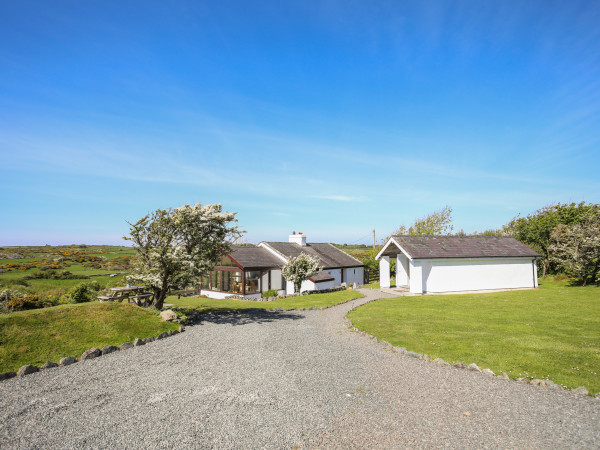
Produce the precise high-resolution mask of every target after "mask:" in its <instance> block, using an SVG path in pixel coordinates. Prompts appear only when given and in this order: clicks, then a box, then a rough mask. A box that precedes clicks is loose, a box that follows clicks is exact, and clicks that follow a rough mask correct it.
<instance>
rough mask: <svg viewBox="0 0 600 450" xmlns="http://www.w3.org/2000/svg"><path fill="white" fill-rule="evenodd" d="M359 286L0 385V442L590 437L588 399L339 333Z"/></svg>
mask: <svg viewBox="0 0 600 450" xmlns="http://www.w3.org/2000/svg"><path fill="white" fill-rule="evenodd" d="M365 292H366V294H367V297H366V298H364V299H357V300H354V301H352V302H349V303H347V304H344V305H340V306H337V307H335V308H331V309H328V310H324V311H299V312H268V311H267V312H246V313H239V314H234V315H228V316H207V320H205V321H203V322H202V324H201V325H197V326H194V327H188V328H187V330H186V331H185V332H184V333H183V334H180V335H176V336H174V337H171V338H168V339H164V340H161V341H156V342H153V343H151V344H148V345H145V346H143V347H136V348H133V349H130V350H127V351H125V352H118V353H113V354H110V355H106V356H103V357H101V358H98V359H96V360H91V361H85V362H83V363H77V364H74V365H72V366H67V367H62V368H58V369H48V370H46V371H45V372H44V373H36V374H32V375H28V376H26V377H24V378H19V379H12V380H8V381H5V382H2V383H0V423H1V425H0V447H2V448H12V447H26V448H28V447H35V448H39V447H53V448H54V447H61V448H64V447H69V448H73V447H101V448H124V447H133V448H141V447H144V448H172V447H184V448H185V447H202V448H207V447H208V448H210V447H215V448H257V447H259V448H293V447H294V446H297V447H298V448H332V447H333V448H338V447H339V448H349V447H350V448H352V447H354V448H382V447H383V448H398V447H453V448H456V447H494V448H496V447H503V448H506V447H519V448H531V447H536V448H539V447H577V448H581V447H595V448H597V447H598V446H599V445H600V401H598V400H597V399H593V398H591V397H577V396H575V395H573V394H570V393H567V392H562V391H558V392H557V391H551V390H549V389H544V388H540V387H534V386H530V385H523V384H520V383H516V382H513V381H506V380H502V379H499V378H489V377H486V376H484V375H482V374H479V373H474V372H469V371H466V370H458V369H454V368H443V367H439V366H437V365H435V364H432V363H428V362H424V361H419V360H415V359H413V358H410V357H408V356H405V355H401V354H397V353H393V352H391V351H389V350H388V349H386V348H385V347H384V346H383V345H381V344H377V343H375V342H373V341H372V340H370V339H368V338H365V337H364V336H362V335H360V334H358V333H354V332H351V331H349V330H348V328H347V325H345V323H344V320H343V317H344V315H345V314H346V313H347V312H348V311H349V310H350V309H351V308H353V307H355V306H356V305H358V304H362V303H364V302H366V301H369V300H371V299H373V298H375V297H376V296H377V295H378V292H377V291H365ZM379 295H381V294H379ZM399 301H401V300H400V299H399ZM465 413H468V414H469V415H465Z"/></svg>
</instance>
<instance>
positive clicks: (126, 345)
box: [119, 342, 133, 351]
mask: <svg viewBox="0 0 600 450" xmlns="http://www.w3.org/2000/svg"><path fill="white" fill-rule="evenodd" d="M130 348H133V344H132V343H131V342H123V343H122V344H121V346H120V347H119V350H121V351H123V350H128V349H130Z"/></svg>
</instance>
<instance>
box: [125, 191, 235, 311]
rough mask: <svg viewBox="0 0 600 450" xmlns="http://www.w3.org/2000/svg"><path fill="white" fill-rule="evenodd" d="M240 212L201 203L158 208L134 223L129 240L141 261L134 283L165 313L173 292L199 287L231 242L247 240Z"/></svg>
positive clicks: (137, 264)
mask: <svg viewBox="0 0 600 450" xmlns="http://www.w3.org/2000/svg"><path fill="white" fill-rule="evenodd" d="M235 214H236V213H230V212H223V211H222V206H221V205H220V204H214V205H205V206H202V205H201V204H200V203H198V204H196V205H194V206H190V205H184V206H182V207H180V208H176V209H169V210H164V209H157V210H156V211H154V212H153V213H151V214H148V215H146V216H144V217H142V218H141V219H140V220H138V221H137V222H136V223H134V224H130V225H131V228H130V232H129V236H125V237H124V239H125V240H129V241H131V242H132V243H133V247H134V248H135V249H136V250H137V258H136V261H135V265H134V268H133V272H132V273H131V275H129V276H128V280H130V281H132V282H135V283H142V284H145V285H147V286H149V287H150V288H151V289H152V291H153V292H154V303H153V307H154V308H156V309H161V308H162V305H163V302H164V299H165V298H166V296H167V294H168V292H169V290H170V289H176V288H183V287H185V286H187V285H190V284H194V283H197V281H198V278H199V277H200V276H201V275H203V274H205V273H207V272H208V271H210V270H211V269H212V268H213V267H214V266H215V265H216V264H217V263H218V262H219V261H220V258H221V256H222V255H224V254H227V253H229V252H230V251H231V243H232V242H233V241H234V240H235V239H237V238H238V237H239V236H240V235H241V231H239V230H238V227H237V226H236V225H233V224H234V222H237V219H236V218H235Z"/></svg>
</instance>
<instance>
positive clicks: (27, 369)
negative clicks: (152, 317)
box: [0, 325, 185, 381]
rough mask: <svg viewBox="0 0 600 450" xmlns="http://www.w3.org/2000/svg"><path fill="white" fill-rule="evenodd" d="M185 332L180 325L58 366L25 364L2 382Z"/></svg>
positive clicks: (68, 358)
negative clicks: (156, 334) (177, 328)
mask: <svg viewBox="0 0 600 450" xmlns="http://www.w3.org/2000/svg"><path fill="white" fill-rule="evenodd" d="M184 330H185V327H184V326H183V325H180V326H179V330H169V331H165V332H163V333H160V334H159V335H158V336H156V338H154V337H149V338H143V339H140V338H135V341H134V343H133V344H132V343H131V342H125V343H123V344H121V346H120V347H117V346H115V345H106V346H104V347H102V349H99V348H98V347H92V348H90V349H88V350H86V351H85V352H83V353H82V354H81V356H80V357H79V359H76V358H75V357H74V356H66V357H64V358H61V359H60V362H59V363H58V364H56V363H54V362H52V361H46V363H44V365H42V366H41V367H37V366H34V365H33V364H25V365H24V366H21V367H20V368H19V370H18V371H17V372H4V373H0V381H4V380H9V379H11V378H15V377H24V376H25V375H29V374H32V373H36V372H40V371H45V370H48V369H52V368H56V367H64V366H69V365H71V364H74V363H76V362H83V361H87V360H89V359H94V358H98V357H100V356H103V355H108V354H109V353H114V352H118V351H125V350H129V349H130V348H133V347H138V346H140V345H144V344H147V343H150V342H154V341H155V340H159V339H164V338H166V337H170V336H175V335H176V334H179V333H183V331H184ZM136 343H137V344H136Z"/></svg>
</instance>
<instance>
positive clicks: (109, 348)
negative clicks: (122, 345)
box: [102, 345, 119, 355]
mask: <svg viewBox="0 0 600 450" xmlns="http://www.w3.org/2000/svg"><path fill="white" fill-rule="evenodd" d="M117 351H119V347H117V346H115V345H106V346H104V347H102V354H103V355H108V354H109V353H112V352H117Z"/></svg>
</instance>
